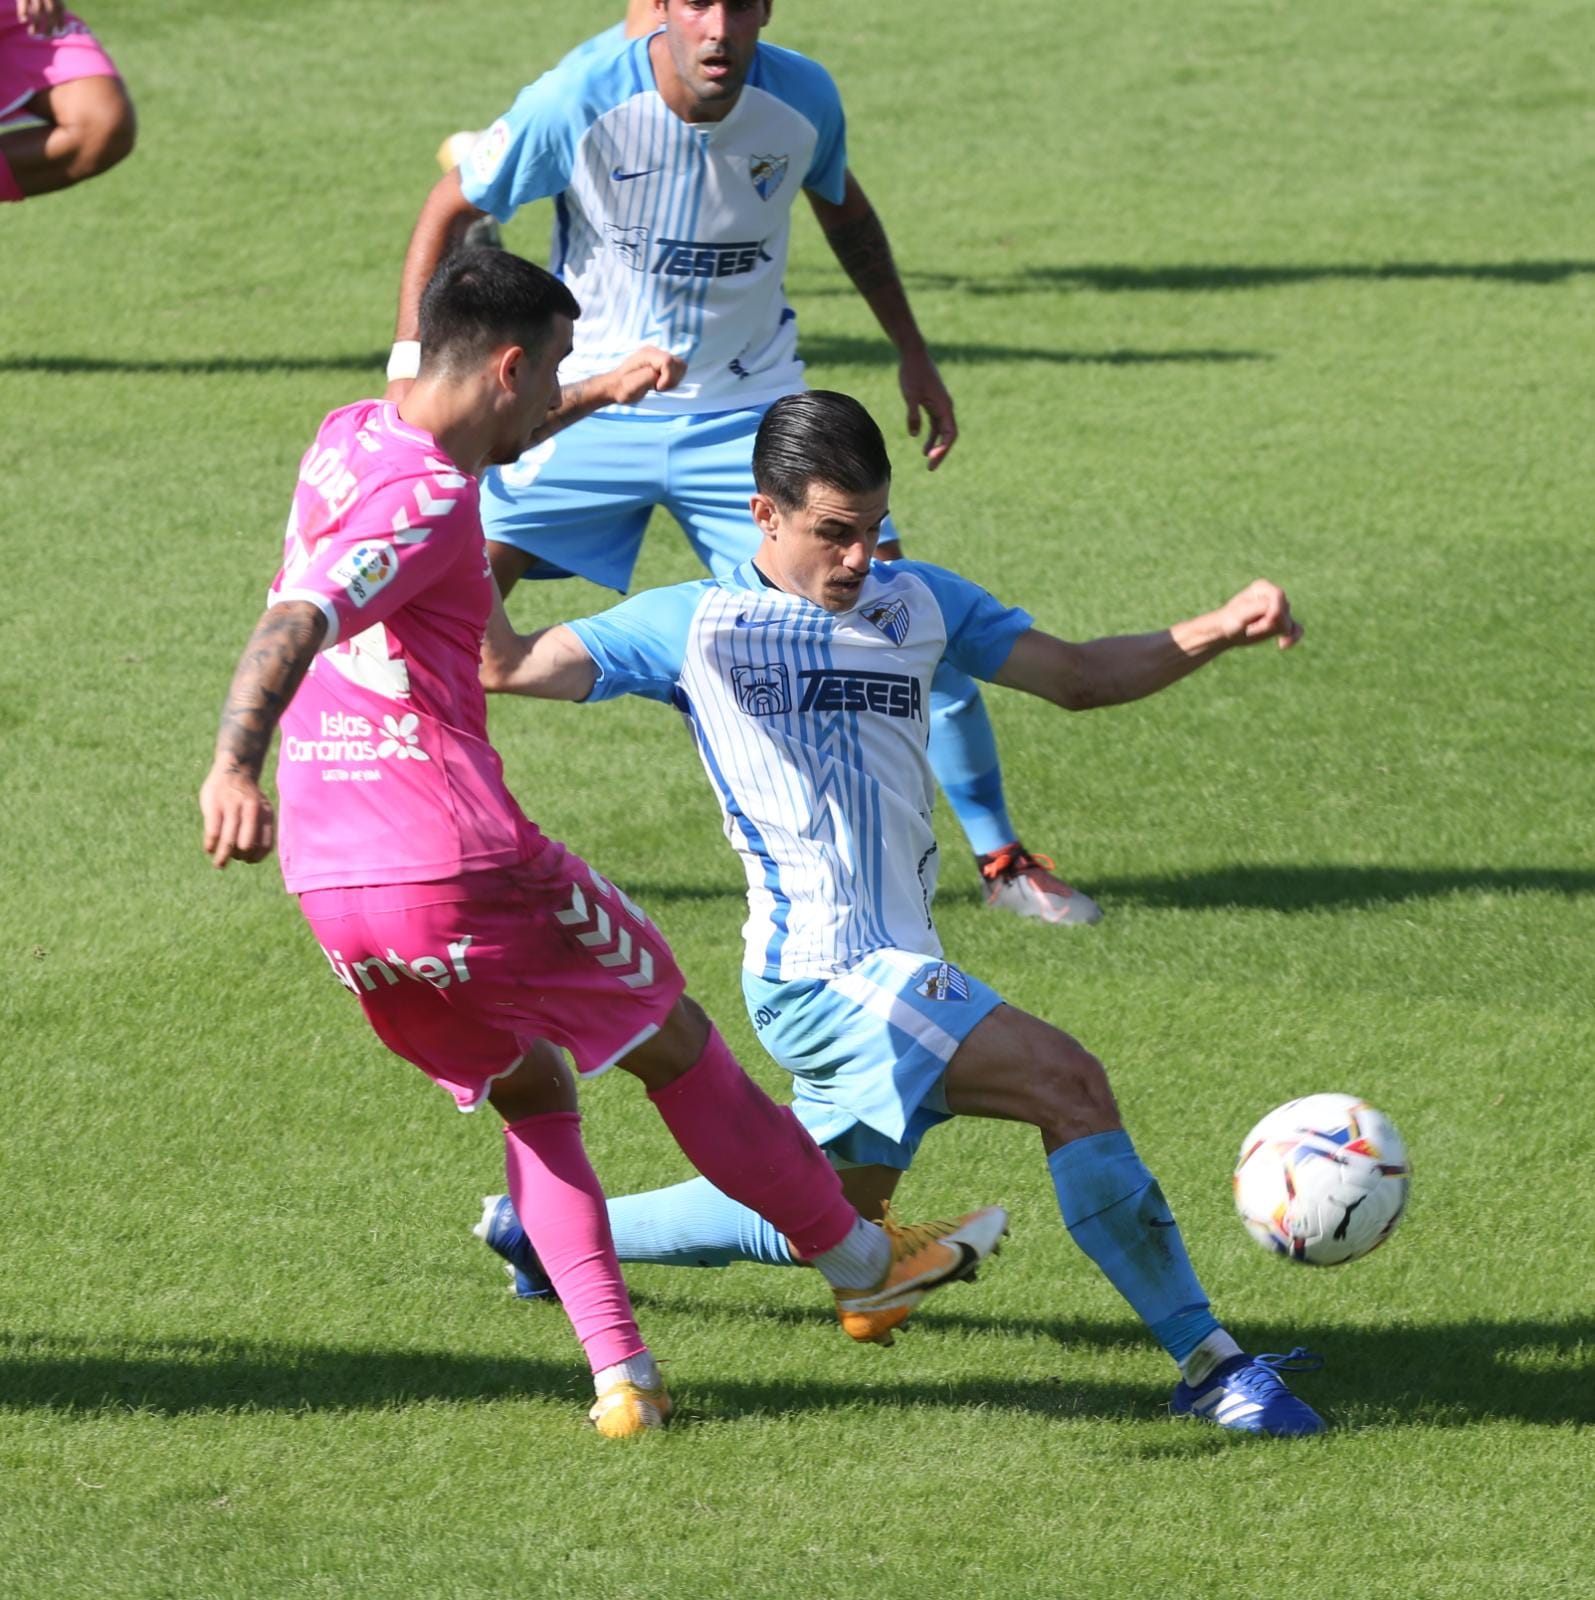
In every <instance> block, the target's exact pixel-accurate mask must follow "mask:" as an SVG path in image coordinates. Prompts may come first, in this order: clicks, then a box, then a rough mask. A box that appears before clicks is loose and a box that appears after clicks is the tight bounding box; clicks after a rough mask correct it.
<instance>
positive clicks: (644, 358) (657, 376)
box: [531, 344, 687, 445]
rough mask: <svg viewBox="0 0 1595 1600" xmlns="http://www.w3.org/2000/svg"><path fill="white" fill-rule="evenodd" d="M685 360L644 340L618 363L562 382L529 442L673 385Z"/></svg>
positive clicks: (681, 374) (682, 373)
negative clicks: (555, 401) (596, 413)
mask: <svg viewBox="0 0 1595 1600" xmlns="http://www.w3.org/2000/svg"><path fill="white" fill-rule="evenodd" d="M686 372H687V363H686V362H685V361H683V360H682V359H681V357H680V356H673V355H671V354H670V352H669V351H668V350H661V349H660V348H659V347H658V346H657V345H652V344H645V345H643V346H642V348H641V349H639V350H634V351H633V352H632V353H631V354H630V355H629V356H627V357H626V359H625V360H624V361H622V362H621V364H620V365H619V366H618V367H614V368H612V369H611V370H610V371H608V372H596V373H594V374H593V376H592V377H590V378H581V379H578V380H577V382H575V383H562V384H561V385H560V387H559V404H558V405H556V406H555V407H554V409H553V410H552V411H550V412H549V413H548V421H547V422H545V423H544V424H543V425H542V427H540V428H539V429H538V430H537V432H536V433H534V434H533V435H532V438H531V442H532V444H534V445H536V444H541V443H542V442H543V440H544V439H547V438H548V437H549V436H550V435H551V434H556V433H558V432H559V431H560V429H561V428H568V427H569V426H570V425H571V423H573V422H580V421H581V419H582V418H583V417H590V416H591V415H592V414H593V412H595V411H601V410H603V408H604V407H605V406H629V405H633V404H635V402H637V401H638V400H640V399H642V397H643V396H644V395H645V394H658V393H662V392H663V391H664V390H666V389H674V388H675V386H676V385H677V384H678V383H680V382H681V380H682V378H684V377H685V376H686Z"/></svg>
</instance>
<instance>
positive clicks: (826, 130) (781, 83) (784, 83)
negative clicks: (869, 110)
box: [759, 45, 847, 206]
mask: <svg viewBox="0 0 1595 1600" xmlns="http://www.w3.org/2000/svg"><path fill="white" fill-rule="evenodd" d="M759 54H760V58H761V60H760V67H761V71H760V87H761V88H763V89H765V90H767V91H768V92H769V93H770V94H773V95H775V96H776V98H777V99H779V100H784V101H785V102H786V103H787V104H788V105H789V106H791V107H792V109H793V110H794V111H797V112H800V113H801V114H802V115H803V116H805V117H806V118H807V119H808V120H809V122H810V123H812V124H813V126H814V131H815V144H814V156H813V159H812V160H811V161H810V162H809V169H808V171H807V172H805V173H804V174H803V187H804V188H805V189H812V190H813V191H814V192H815V194H817V195H819V197H820V198H821V199H822V200H829V201H830V202H831V204H832V205H836V206H839V205H841V203H842V197H843V195H844V194H846V192H847V118H846V117H845V116H843V114H842V96H841V95H840V94H839V93H838V92H837V87H836V84H835V82H834V81H833V80H832V78H831V75H830V73H828V72H827V71H826V70H825V68H824V67H822V66H821V65H820V64H819V62H818V61H810V60H809V58H808V57H807V56H800V55H799V54H798V53H797V52H796V51H795V50H783V49H781V48H780V47H779V46H778V45H760V46H759Z"/></svg>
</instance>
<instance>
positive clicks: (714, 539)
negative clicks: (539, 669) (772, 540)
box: [482, 401, 897, 594]
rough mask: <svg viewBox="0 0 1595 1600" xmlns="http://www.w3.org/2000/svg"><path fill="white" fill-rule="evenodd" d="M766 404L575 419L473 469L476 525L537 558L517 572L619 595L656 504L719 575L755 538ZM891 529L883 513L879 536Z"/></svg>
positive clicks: (745, 555) (742, 557)
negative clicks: (477, 486)
mask: <svg viewBox="0 0 1595 1600" xmlns="http://www.w3.org/2000/svg"><path fill="white" fill-rule="evenodd" d="M773 403H774V402H773V401H772V402H771V404H773ZM767 410H769V406H753V407H751V408H749V409H748V410H745V411H714V412H706V413H701V414H695V415H690V416H680V417H669V416H636V415H618V416H611V415H609V414H607V413H605V412H599V413H597V414H596V415H595V416H591V417H584V418H583V419H582V421H580V422H578V423H575V424H574V425H573V426H571V427H569V428H566V429H565V430H564V431H563V432H561V433H556V434H555V435H554V437H553V438H552V439H545V440H544V441H543V442H542V443H541V444H539V445H534V446H533V447H532V448H531V449H530V450H528V451H527V452H526V454H525V455H523V456H522V457H521V458H520V460H519V461H517V462H515V463H513V464H512V465H510V466H507V467H494V468H491V469H490V470H489V471H488V472H487V473H486V474H485V475H484V476H483V478H482V526H483V528H484V529H485V531H486V533H487V536H488V538H489V539H491V540H493V541H494V542H495V543H497V544H512V545H514V546H515V547H516V548H517V549H520V550H525V551H526V552H527V553H528V554H529V555H533V556H536V557H537V560H536V562H534V563H533V565H532V566H530V567H529V568H528V569H527V571H526V574H525V575H526V577H528V578H568V577H571V576H573V575H574V576H576V577H579V578H586V579H588V580H589V581H591V582H593V583H598V584H602V585H603V586H604V587H605V588H606V589H616V590H619V591H620V593H622V594H624V593H625V592H626V590H627V589H628V588H630V586H631V574H632V570H633V568H635V566H636V565H637V555H638V552H639V551H640V550H641V549H642V536H643V533H644V531H645V530H646V529H647V526H648V518H649V517H650V516H651V515H652V514H653V510H654V507H655V506H663V507H664V508H665V509H666V510H667V511H668V512H669V513H670V514H671V516H673V517H674V518H675V519H676V521H677V522H679V523H680V524H681V527H682V531H683V532H684V533H685V534H686V536H687V542H688V543H689V544H690V545H691V546H692V548H693V550H694V551H695V552H696V553H697V556H698V559H699V560H700V561H701V562H702V563H703V564H704V566H706V567H707V568H708V569H709V571H710V572H711V573H713V574H714V575H715V576H716V577H719V576H720V575H721V574H722V573H725V572H729V571H730V570H731V569H732V568H733V567H738V566H741V564H742V563H743V562H744V561H746V560H748V559H749V557H751V556H752V554H753V552H754V551H755V550H757V549H758V547H759V530H758V528H757V527H755V526H754V522H753V517H752V516H751V514H750V513H749V511H748V500H749V498H750V497H751V496H752V494H753V436H754V434H755V433H757V432H758V430H759V423H760V422H761V421H762V420H763V417H764V413H765V412H766V411H767ZM896 537H897V534H896V532H895V530H894V529H893V528H892V527H891V523H890V519H888V521H887V523H886V525H885V526H884V527H883V528H882V529H881V539H882V540H883V541H885V540H888V539H895V538H896Z"/></svg>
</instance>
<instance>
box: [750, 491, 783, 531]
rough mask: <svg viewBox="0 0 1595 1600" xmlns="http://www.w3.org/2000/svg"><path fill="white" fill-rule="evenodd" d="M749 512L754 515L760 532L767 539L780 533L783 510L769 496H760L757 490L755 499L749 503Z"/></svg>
mask: <svg viewBox="0 0 1595 1600" xmlns="http://www.w3.org/2000/svg"><path fill="white" fill-rule="evenodd" d="M748 510H749V511H751V512H752V513H753V521H754V524H755V525H756V526H757V528H758V530H759V532H760V533H762V534H764V535H765V536H766V537H767V538H768V537H769V535H771V534H773V533H778V532H780V528H781V508H780V507H779V506H778V505H776V503H775V501H773V500H772V499H771V498H770V497H769V495H767V494H760V493H758V492H757V490H755V491H754V495H753V498H752V499H751V500H750V501H748Z"/></svg>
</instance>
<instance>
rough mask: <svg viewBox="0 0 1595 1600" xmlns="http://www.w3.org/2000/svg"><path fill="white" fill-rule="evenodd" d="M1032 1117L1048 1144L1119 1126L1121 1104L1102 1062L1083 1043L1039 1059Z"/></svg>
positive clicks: (1105, 1131)
mask: <svg viewBox="0 0 1595 1600" xmlns="http://www.w3.org/2000/svg"><path fill="white" fill-rule="evenodd" d="M1032 1099H1033V1109H1034V1115H1033V1116H1032V1117H1031V1119H1030V1120H1031V1121H1032V1122H1034V1123H1035V1125H1036V1126H1037V1127H1038V1128H1039V1129H1040V1130H1041V1132H1042V1135H1043V1137H1044V1138H1046V1139H1047V1141H1048V1142H1049V1144H1054V1143H1056V1144H1066V1143H1068V1141H1069V1140H1071V1139H1080V1138H1084V1137H1085V1136H1086V1135H1088V1134H1093V1133H1107V1132H1109V1131H1110V1130H1112V1129H1115V1128H1117V1127H1119V1126H1120V1122H1119V1107H1118V1103H1117V1101H1115V1100H1114V1098H1113V1089H1112V1087H1111V1086H1110V1084H1109V1083H1108V1074H1107V1070H1106V1068H1104V1067H1103V1065H1102V1063H1101V1062H1100V1061H1098V1060H1097V1058H1096V1057H1095V1056H1094V1055H1092V1054H1091V1052H1090V1051H1089V1050H1087V1049H1085V1047H1084V1046H1083V1045H1079V1044H1076V1043H1075V1042H1074V1041H1073V1040H1070V1041H1069V1043H1068V1046H1067V1047H1066V1048H1063V1049H1060V1050H1059V1051H1058V1052H1057V1053H1056V1054H1055V1055H1049V1057H1048V1058H1047V1059H1046V1060H1044V1061H1041V1062H1039V1063H1037V1071H1036V1072H1035V1074H1034V1078H1033V1081H1032Z"/></svg>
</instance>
